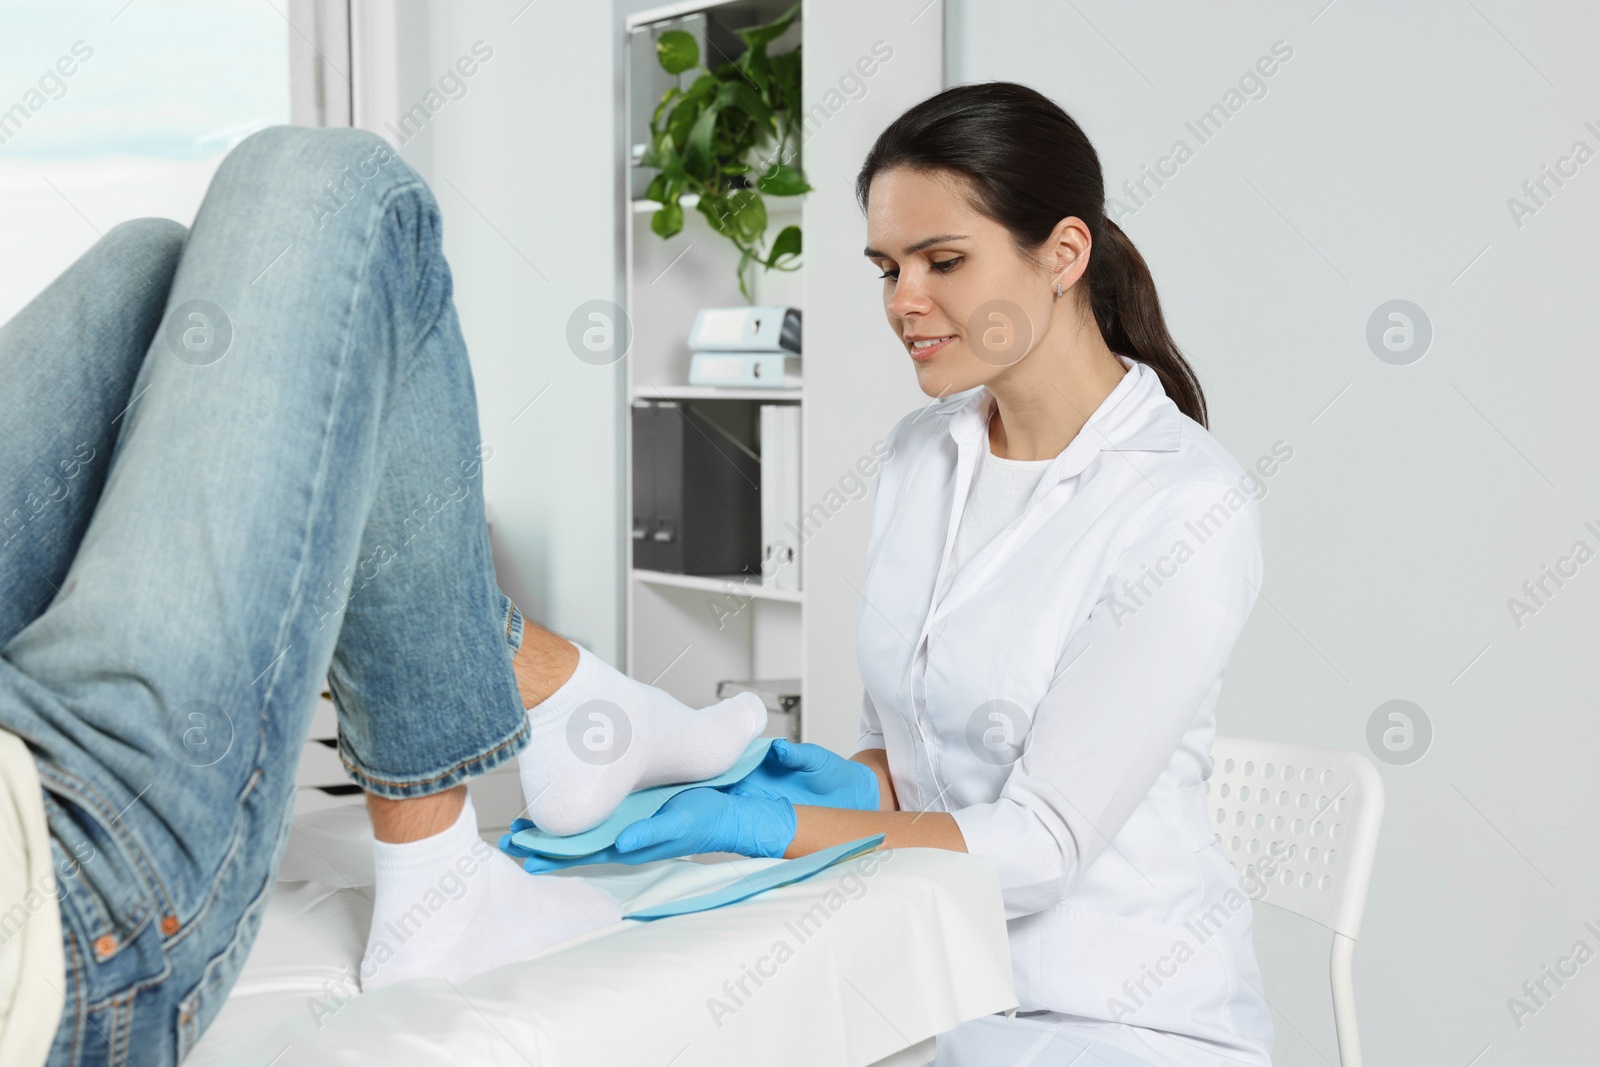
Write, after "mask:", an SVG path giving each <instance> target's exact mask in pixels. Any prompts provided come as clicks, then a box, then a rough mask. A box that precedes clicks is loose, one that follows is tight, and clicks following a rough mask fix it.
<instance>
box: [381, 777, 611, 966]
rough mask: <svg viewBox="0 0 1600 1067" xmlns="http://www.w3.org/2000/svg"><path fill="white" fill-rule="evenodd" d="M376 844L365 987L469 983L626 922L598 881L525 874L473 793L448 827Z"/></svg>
mask: <svg viewBox="0 0 1600 1067" xmlns="http://www.w3.org/2000/svg"><path fill="white" fill-rule="evenodd" d="M375 848H376V857H375V858H376V861H377V883H378V884H377V892H376V897H375V899H374V900H373V905H372V928H371V931H370V932H369V933H368V935H367V951H366V954H365V955H364V956H363V957H362V960H361V988H362V989H364V990H372V989H377V988H380V987H382V986H386V985H392V984H393V983H395V982H403V981H405V980H406V979H409V978H448V979H450V980H451V981H462V980H465V979H467V978H471V977H472V976H473V975H475V974H481V973H482V972H484V971H487V970H492V969H493V968H495V967H501V966H504V965H505V964H508V963H514V962H516V961H517V960H522V959H527V958H528V957H529V956H533V955H535V954H537V953H539V952H541V951H543V950H544V949H546V948H549V947H550V946H551V945H555V944H558V943H559V942H562V941H565V940H567V939H568V938H571V937H576V936H578V935H579V934H583V933H587V932H589V931H590V930H594V929H598V928H599V927H602V926H606V925H609V924H611V923H613V922H616V921H618V920H619V919H621V918H622V909H621V907H619V906H618V904H617V901H616V899H615V898H614V897H612V896H611V894H610V893H607V892H606V891H605V890H604V889H601V888H600V887H599V886H596V885H594V884H592V883H590V882H587V881H584V880H583V879H582V878H577V877H573V876H571V875H530V874H527V873H525V872H524V871H523V870H522V869H521V868H520V867H518V866H517V864H516V861H515V860H513V859H511V858H510V857H509V856H506V855H504V854H503V853H501V852H499V851H497V850H496V849H495V848H494V847H493V846H492V845H489V844H488V843H487V842H485V841H484V840H483V839H482V838H480V837H479V836H478V822H477V816H476V814H474V812H473V810H472V800H471V799H470V798H468V800H467V802H466V804H465V805H463V807H462V809H461V815H460V816H459V817H458V818H457V819H456V821H455V822H454V823H453V824H452V825H451V826H450V827H449V828H448V829H446V830H444V831H442V832H440V833H437V834H434V835H433V836H432V837H425V838H423V839H421V840H420V841H409V842H406V843H405V844H390V843H388V842H385V841H378V842H376V843H375Z"/></svg>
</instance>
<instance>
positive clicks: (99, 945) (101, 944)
mask: <svg viewBox="0 0 1600 1067" xmlns="http://www.w3.org/2000/svg"><path fill="white" fill-rule="evenodd" d="M115 951H117V939H116V938H114V937H112V936H111V935H110V934H102V935H101V936H100V937H97V938H95V939H94V954H95V955H96V956H99V957H100V958H101V959H105V958H106V957H107V956H109V955H111V954H112V953H113V952H115Z"/></svg>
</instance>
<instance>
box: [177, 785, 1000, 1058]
mask: <svg viewBox="0 0 1600 1067" xmlns="http://www.w3.org/2000/svg"><path fill="white" fill-rule="evenodd" d="M777 862H780V861H778V860H759V859H729V860H726V861H725V862H717V863H706V862H696V861H692V860H668V861H663V862H659V863H654V864H648V865H645V866H643V867H638V868H631V867H622V866H616V865H611V866H604V867H588V868H584V869H583V870H584V871H585V872H586V874H585V876H586V877H589V878H591V879H593V880H594V881H596V882H598V883H599V884H602V885H604V886H605V887H606V888H607V889H608V890H609V891H610V892H612V893H613V894H614V895H615V896H617V897H618V899H620V900H621V901H622V902H623V910H624V912H627V911H630V910H634V909H637V908H643V907H647V906H650V905H654V904H659V903H663V902H666V901H669V900H675V899H679V898H681V897H686V896H689V895H692V894H695V893H701V892H706V891H710V890H713V889H718V888H721V887H722V886H724V885H727V884H729V883H730V882H732V881H735V880H737V879H738V878H739V871H740V870H745V871H749V870H752V869H759V867H762V866H767V865H770V864H773V863H777ZM554 877H565V875H555V876H554ZM371 883H372V856H371V828H370V825H369V824H368V822H367V818H366V813H365V810H364V808H363V807H362V805H361V804H360V803H359V802H352V803H347V804H341V805H339V806H337V807H332V808H328V809H326V810H323V811H316V812H311V813H308V814H306V815H302V816H298V817H297V818H296V820H295V828H294V831H293V833H292V834H291V837H290V842H289V845H288V848H287V851H286V853H285V857H284V863H283V866H282V867H281V868H280V871H279V881H278V884H277V886H276V888H275V890H274V893H273V896H272V898H271V901H270V903H269V905H268V907H267V910H266V914H265V918H264V919H263V922H262V928H261V933H260V936H259V937H258V938H257V940H256V944H255V948H254V951H253V952H252V954H251V956H250V960H249V962H248V963H247V964H246V965H245V968H244V971H243V973H242V974H241V975H240V977H239V981H238V983H237V984H236V985H235V987H234V989H233V992H232V994H231V996H230V997H229V999H228V1001H227V1003H226V1004H225V1005H224V1007H223V1009H222V1011H221V1013H220V1014H219V1016H218V1017H217V1019H216V1021H215V1022H214V1023H213V1025H212V1027H211V1029H210V1030H209V1031H207V1033H206V1034H205V1035H204V1036H203V1037H202V1038H201V1040H200V1042H199V1043H198V1044H197V1045H196V1046H195V1048H194V1050H193V1051H192V1052H191V1053H190V1055H189V1057H188V1058H187V1059H186V1060H185V1064H186V1065H187V1067H209V1065H221V1064H227V1065H229V1067H269V1065H274V1067H276V1065H282V1067H288V1065H289V1064H293V1065H295V1067H300V1065H303V1064H324V1063H326V1064H335V1063H338V1064H348V1063H381V1064H385V1065H389V1067H405V1065H411V1064H434V1063H438V1064H446V1063H451V1064H455V1063H462V1064H487V1065H500V1064H506V1065H518V1067H526V1065H529V1064H532V1065H535V1067H566V1065H579V1064H583V1065H609V1064H618V1065H627V1067H702V1065H723V1064H726V1065H730V1067H731V1065H739V1067H748V1065H767V1064H774V1065H776V1064H805V1065H807V1067H834V1065H838V1067H866V1065H868V1064H879V1065H881V1067H889V1065H893V1067H902V1065H911V1064H922V1063H925V1062H927V1060H928V1059H929V1058H930V1057H931V1055H932V1049H933V1040H932V1038H933V1036H934V1035H936V1034H938V1033H941V1032H943V1031H945V1030H949V1029H951V1028H952V1027H954V1026H956V1025H957V1024H959V1023H961V1022H964V1021H965V1020H968V1019H973V1018H977V1017H978V1016H981V1015H985V1014H989V1013H993V1012H1001V1011H1008V1010H1010V1009H1012V1008H1014V1007H1015V1006H1016V996H1015V994H1014V992H1013V990H1012V984H1011V964H1010V955H1009V950H1008V947H1007V943H1006V928H1005V922H1004V917H1003V911H1002V908H1001V902H1000V890H999V885H998V883H997V882H996V880H995V876H994V873H993V872H992V870H991V869H990V868H989V867H988V865H987V864H985V863H984V862H983V861H981V860H978V859H976V858H975V857H972V856H968V855H966V854H963V853H956V852H945V851H940V850H936V849H920V848H919V849H899V850H894V851H879V852H876V853H872V854H870V855H868V856H864V857H860V858H857V859H855V860H850V861H846V862H844V863H841V864H839V865H837V866H835V867H831V868H828V869H827V870H824V871H822V872H821V873H819V874H817V875H815V876H814V877H812V878H810V879H809V880H807V881H804V882H800V883H797V884H794V885H789V886H784V887H782V888H779V889H774V890H771V891H769V892H767V893H764V894H762V895H760V896H756V897H753V898H751V899H748V900H745V901H742V902H740V903H738V904H734V905H730V906H728V907H724V908H721V909H718V910H715V911H708V912H701V913H699V914H693V915H684V916H678V917H675V918H668V919H660V920H657V921H654V922H640V921H637V920H628V919H624V920H623V921H622V922H621V923H618V924H615V925H613V926H610V927H606V928H604V929H602V930H597V931H594V932H593V933H591V934H588V935H585V936H584V937H580V938H576V939H574V940H572V941H568V942H566V943H564V944H562V945H558V946H555V947H554V948H552V949H551V950H549V951H547V952H545V953H543V954H542V955H540V956H537V957H534V958H533V959H530V960H526V961H524V962H521V963H516V964H512V965H510V966H507V967H502V968H499V969H497V970H494V971H490V972H488V973H485V974H481V975H479V976H477V977H476V978H473V979H471V980H469V981H465V982H459V983H455V984H452V983H450V982H447V981H444V980H428V981H417V982H407V983H402V984H399V985H395V986H389V987H386V988H383V989H378V990H375V991H373V992H371V993H363V994H354V988H353V983H352V981H351V975H353V974H354V973H355V969H356V967H357V966H358V964H359V963H360V959H361V953H362V949H363V947H364V944H365V940H366V933H367V925H368V922H369V920H370V916H371V908H372V888H371ZM507 921H514V920H512V919H511V918H510V917H508V920H507ZM352 994H354V995H352Z"/></svg>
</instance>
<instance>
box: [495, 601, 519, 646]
mask: <svg viewBox="0 0 1600 1067" xmlns="http://www.w3.org/2000/svg"><path fill="white" fill-rule="evenodd" d="M500 599H501V600H502V601H503V602H504V603H502V604H501V606H500V612H501V614H502V615H504V616H505V620H506V621H505V627H504V629H505V632H506V644H508V645H510V646H511V651H513V652H515V651H517V650H518V649H520V648H521V647H522V612H520V611H518V610H517V606H516V605H515V604H513V603H512V602H511V598H510V597H508V596H506V595H505V594H504V593H501V594H500Z"/></svg>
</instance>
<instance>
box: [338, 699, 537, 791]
mask: <svg viewBox="0 0 1600 1067" xmlns="http://www.w3.org/2000/svg"><path fill="white" fill-rule="evenodd" d="M528 735H529V731H528V720H527V717H526V716H524V717H523V718H522V720H521V721H520V722H519V723H518V724H517V728H516V729H515V730H513V731H512V732H511V733H510V734H508V735H507V736H505V737H503V738H501V739H500V740H498V741H495V742H494V743H492V744H490V745H488V746H486V747H485V748H484V749H483V750H482V751H480V752H477V753H475V754H474V755H472V756H470V757H468V758H467V759H464V760H461V761H460V762H459V763H457V764H456V765H455V766H453V767H448V768H446V769H445V770H443V771H435V772H433V773H431V774H428V775H426V776H418V777H408V778H386V777H380V776H378V775H375V774H372V773H370V772H368V771H367V770H366V769H364V768H362V767H359V766H357V765H356V764H355V762H354V761H353V759H352V757H351V753H350V752H349V750H348V749H346V748H345V747H344V741H343V740H342V739H341V740H340V742H339V761H340V762H341V763H343V764H344V770H345V773H346V774H348V775H349V776H350V778H351V780H352V781H354V782H355V784H356V785H358V786H360V787H361V790H362V792H364V793H371V794H372V795H374V796H379V797H385V798H387V799H389V800H410V799H412V798H414V797H426V796H432V795H433V794H435V793H442V792H444V791H445V790H447V789H454V788H455V787H456V786H458V785H461V784H462V783H463V782H467V781H470V780H471V779H473V778H480V777H482V776H483V775H485V774H488V773H489V772H490V771H492V770H494V769H495V768H496V767H499V766H500V765H501V764H502V763H507V762H509V761H511V760H514V759H516V758H517V756H518V754H520V753H521V752H522V750H523V749H524V748H527V747H528Z"/></svg>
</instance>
